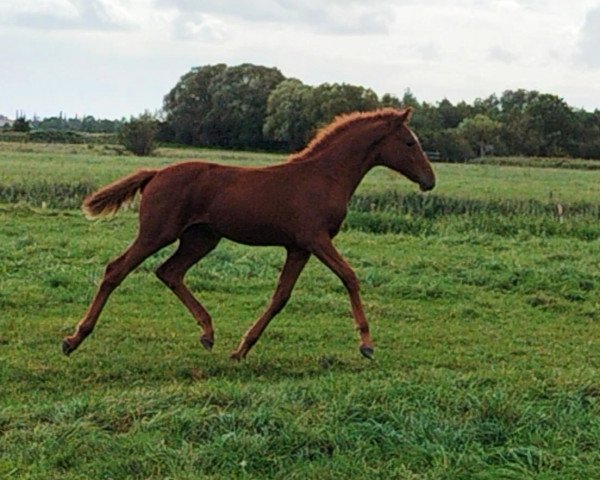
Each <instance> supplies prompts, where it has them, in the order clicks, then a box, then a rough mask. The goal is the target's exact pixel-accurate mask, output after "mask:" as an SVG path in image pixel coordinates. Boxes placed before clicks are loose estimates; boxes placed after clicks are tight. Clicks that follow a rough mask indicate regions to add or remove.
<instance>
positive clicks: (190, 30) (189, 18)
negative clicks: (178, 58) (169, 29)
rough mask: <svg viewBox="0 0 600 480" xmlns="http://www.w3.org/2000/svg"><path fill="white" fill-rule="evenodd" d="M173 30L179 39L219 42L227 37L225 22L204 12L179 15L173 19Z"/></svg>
mask: <svg viewBox="0 0 600 480" xmlns="http://www.w3.org/2000/svg"><path fill="white" fill-rule="evenodd" d="M174 30H175V36H176V37H177V38H179V39H180V40H201V41H207V42H220V41H223V40H224V39H225V38H226V37H227V27H226V25H225V23H224V22H222V21H221V20H219V19H218V18H216V17H214V16H212V15H208V14H205V13H192V14H188V15H179V16H178V17H177V18H176V19H175V22H174Z"/></svg>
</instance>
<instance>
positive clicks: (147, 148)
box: [119, 112, 158, 156]
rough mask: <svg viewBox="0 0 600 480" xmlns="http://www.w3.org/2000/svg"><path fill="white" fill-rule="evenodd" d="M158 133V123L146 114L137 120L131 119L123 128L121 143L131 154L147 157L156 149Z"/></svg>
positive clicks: (120, 135) (120, 137)
mask: <svg viewBox="0 0 600 480" xmlns="http://www.w3.org/2000/svg"><path fill="white" fill-rule="evenodd" d="M157 133H158V121H157V120H156V118H155V117H154V116H153V115H152V114H150V113H148V112H146V113H143V114H141V115H140V116H139V117H137V118H133V117H132V118H131V119H130V120H129V121H128V122H125V123H124V124H123V126H122V127H121V131H120V133H119V141H120V143H121V144H122V145H123V146H124V147H125V148H126V149H127V150H129V151H130V152H132V153H134V154H136V155H140V156H147V155H151V154H152V152H153V151H154V150H155V149H156V141H155V140H156V134H157Z"/></svg>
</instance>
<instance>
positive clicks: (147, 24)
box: [0, 0, 600, 118]
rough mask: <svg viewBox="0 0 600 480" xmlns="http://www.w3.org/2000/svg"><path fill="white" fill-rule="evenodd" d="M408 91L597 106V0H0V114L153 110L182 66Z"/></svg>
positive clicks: (112, 114)
mask: <svg viewBox="0 0 600 480" xmlns="http://www.w3.org/2000/svg"><path fill="white" fill-rule="evenodd" d="M246 62H250V63H255V64H262V65H266V66H276V67H278V68H279V69H280V70H281V71H282V73H283V74H284V75H285V76H287V77H295V78H298V79H300V80H302V81H303V82H304V83H307V84H310V85H317V84H319V83H323V82H330V83H332V82H346V83H353V84H357V85H362V86H365V87H369V88H372V89H373V90H375V91H376V92H377V93H378V94H380V95H381V94H383V93H386V92H389V93H393V94H396V95H398V96H402V94H403V92H404V90H405V89H406V88H410V89H411V90H412V92H413V93H414V94H415V95H416V97H417V98H418V99H419V100H426V101H429V102H436V101H439V100H442V99H443V98H444V97H446V98H448V99H450V100H451V101H452V102H456V101H459V100H466V101H468V102H472V101H473V100H474V99H475V98H477V97H486V96H488V95H490V94H492V93H497V94H501V93H502V91H504V90H507V89H517V88H525V89H529V90H539V91H542V92H548V93H555V94H558V95H560V96H561V97H564V98H565V100H566V101H567V102H568V103H569V104H571V105H573V106H575V107H581V108H585V109H587V110H594V109H596V108H598V109H600V0H570V1H564V0H547V1H543V0H499V1H486V0H458V1H442V0H423V1H417V0H398V1H388V0H365V1H363V0H328V1H326V2H325V1H320V0H298V1H295V0H257V1H246V2H242V1H239V0H0V114H5V115H8V116H9V117H11V118H12V117H14V115H15V110H22V111H24V112H25V114H26V115H27V116H29V117H31V116H32V115H33V114H37V115H40V116H52V115H57V114H58V113H59V112H60V111H63V112H65V113H66V114H68V115H69V116H71V115H75V114H78V115H94V116H96V117H103V118H120V117H123V116H127V117H128V116H130V115H134V114H138V113H141V112H142V111H144V110H146V109H149V110H156V109H159V108H160V107H161V105H162V98H163V96H164V95H165V94H166V93H167V92H168V91H169V90H170V89H171V88H172V87H173V86H174V85H175V84H176V83H177V80H178V79H179V77H180V76H181V75H183V74H184V73H186V72H187V71H189V69H190V68H191V67H193V66H198V65H206V64H214V63H227V64H229V65H237V64H240V63H246Z"/></svg>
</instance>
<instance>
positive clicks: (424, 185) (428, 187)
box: [420, 181, 435, 192]
mask: <svg viewBox="0 0 600 480" xmlns="http://www.w3.org/2000/svg"><path fill="white" fill-rule="evenodd" d="M420 187H421V191H422V192H428V191H429V190H433V189H434V187H435V181H433V182H425V183H421V185H420Z"/></svg>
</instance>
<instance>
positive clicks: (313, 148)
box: [288, 108, 408, 162]
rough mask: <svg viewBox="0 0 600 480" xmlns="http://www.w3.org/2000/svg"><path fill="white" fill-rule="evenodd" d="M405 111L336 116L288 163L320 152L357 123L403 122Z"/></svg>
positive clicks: (390, 110) (374, 111) (380, 111)
mask: <svg viewBox="0 0 600 480" xmlns="http://www.w3.org/2000/svg"><path fill="white" fill-rule="evenodd" d="M407 110H408V109H404V110H397V109H395V108H381V109H379V110H373V111H370V112H353V113H344V114H342V115H338V116H337V117H335V119H334V120H333V122H331V123H330V124H328V125H325V126H324V127H322V128H321V129H319V131H318V132H317V133H316V135H315V136H314V137H313V139H312V140H311V141H310V142H309V144H308V145H307V146H306V147H305V148H304V149H303V150H301V151H299V152H297V153H294V154H292V155H291V156H290V157H289V160H288V161H290V162H299V161H302V160H306V159H307V158H308V157H310V156H312V155H314V154H316V153H318V152H319V151H320V150H322V149H323V147H324V146H325V145H327V144H328V143H329V142H330V140H331V139H332V137H334V136H337V135H338V134H340V133H342V132H345V131H347V130H349V129H351V128H352V127H354V126H356V125H357V124H358V123H363V122H371V121H377V120H391V119H394V118H395V119H399V120H404V119H405V118H407Z"/></svg>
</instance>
